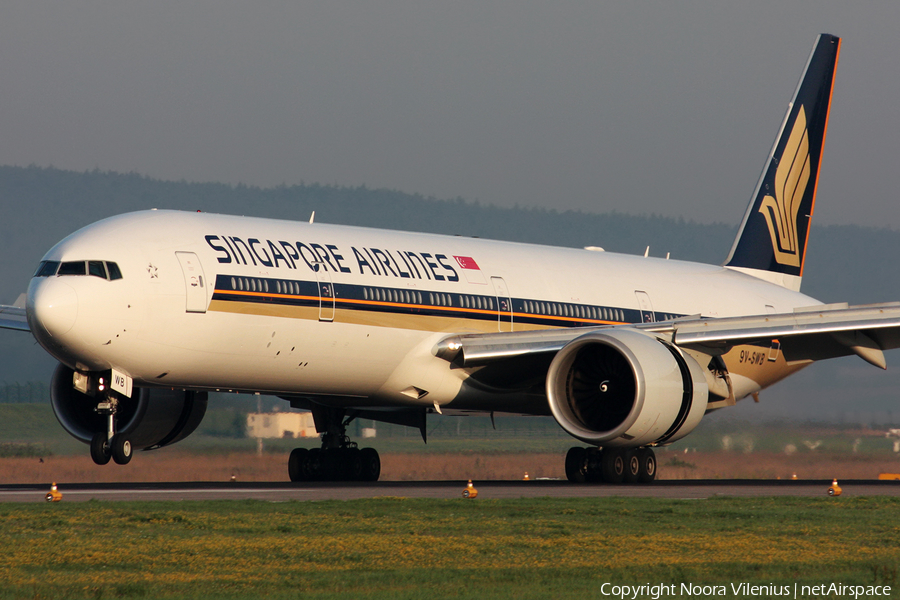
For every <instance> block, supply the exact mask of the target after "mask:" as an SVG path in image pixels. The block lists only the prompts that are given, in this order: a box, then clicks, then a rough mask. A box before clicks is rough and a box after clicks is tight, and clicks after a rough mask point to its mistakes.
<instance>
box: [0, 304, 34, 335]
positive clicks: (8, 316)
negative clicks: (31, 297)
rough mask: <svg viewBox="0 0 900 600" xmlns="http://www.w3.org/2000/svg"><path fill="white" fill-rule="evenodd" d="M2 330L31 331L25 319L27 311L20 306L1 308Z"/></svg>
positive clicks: (0, 321) (0, 322)
mask: <svg viewBox="0 0 900 600" xmlns="http://www.w3.org/2000/svg"><path fill="white" fill-rule="evenodd" d="M0 329H15V330H16V331H31V329H30V328H29V327H28V320H27V319H26V318H25V309H24V308H20V307H18V306H0Z"/></svg>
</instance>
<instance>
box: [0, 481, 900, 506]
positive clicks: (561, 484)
mask: <svg viewBox="0 0 900 600" xmlns="http://www.w3.org/2000/svg"><path fill="white" fill-rule="evenodd" d="M839 483H840V486H841V487H842V488H843V494H842V497H845V498H846V497H856V496H900V482H898V481H875V480H848V481H841V482H839ZM474 485H475V487H476V489H477V490H478V498H477V499H476V501H477V500H479V499H510V498H537V497H554V498H605V497H651V498H668V499H703V498H713V497H717V496H730V497H744V498H747V497H772V496H806V497H814V496H823V497H824V496H827V495H828V488H829V487H830V486H831V481H830V480H800V481H790V480H678V481H657V482H654V483H651V484H644V485H608V484H602V483H598V484H580V485H579V484H572V483H569V482H567V481H556V480H536V481H485V482H479V481H476V482H474ZM465 487H466V482H464V481H417V482H403V481H384V482H377V483H353V482H315V483H312V482H310V483H286V482H272V483H239V482H237V483H230V482H229V483H220V482H196V483H105V484H84V483H81V484H71V485H66V484H65V483H62V482H61V483H59V485H58V488H59V491H60V492H62V494H63V501H64V502H86V501H88V500H100V501H105V502H116V501H127V500H138V501H151V502H159V501H185V500H191V501H211V500H248V499H253V500H261V501H265V502H288V501H303V500H306V501H314V500H354V499H360V498H379V497H403V498H442V499H453V498H462V491H463V489H465ZM49 489H50V486H49V484H34V485H5V486H3V485H0V502H45V498H44V497H45V495H46V493H47V492H48V491H49Z"/></svg>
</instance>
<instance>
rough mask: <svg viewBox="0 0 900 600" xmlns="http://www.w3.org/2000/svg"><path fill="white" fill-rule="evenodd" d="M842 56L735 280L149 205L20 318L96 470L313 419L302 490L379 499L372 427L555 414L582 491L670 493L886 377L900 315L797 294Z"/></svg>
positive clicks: (776, 157)
mask: <svg viewBox="0 0 900 600" xmlns="http://www.w3.org/2000/svg"><path fill="white" fill-rule="evenodd" d="M839 48H840V40H839V39H838V38H837V37H834V36H831V35H825V34H823V35H821V36H819V37H818V39H817V40H816V43H815V46H814V48H813V51H812V53H811V54H810V56H809V59H808V61H807V63H806V66H805V69H804V71H803V75H802V77H801V79H800V83H799V85H798V87H797V89H796V91H795V93H794V97H793V98H792V100H791V103H790V105H789V107H788V111H787V114H786V115H785V117H784V121H783V122H782V124H781V129H780V131H779V133H778V136H777V138H776V141H775V144H774V145H773V146H772V149H771V151H770V153H769V155H768V157H767V158H766V162H765V165H764V169H763V173H762V176H761V177H760V180H759V183H758V185H757V187H756V190H755V192H754V193H753V195H752V197H751V201H750V204H749V206H748V208H747V212H746V214H745V216H744V220H743V223H742V224H741V227H740V229H739V231H738V235H737V238H736V240H735V242H734V246H733V248H732V249H731V252H730V254H729V256H728V258H727V259H726V261H725V263H724V265H722V266H711V265H704V264H696V263H689V262H681V261H676V260H660V259H654V258H649V257H641V256H626V255H619V254H614V253H611V252H602V251H591V250H576V249H566V248H550V247H543V246H535V245H527V244H515V243H506V242H496V241H487V240H480V239H468V238H462V237H448V236H439V235H424V234H417V233H404V232H396V231H382V230H376V229H366V228H357V227H343V226H335V225H326V224H320V223H300V222H291V221H277V220H268V219H257V218H248V217H233V216H224V215H216V214H206V213H193V212H178V211H168V210H165V211H164V210H148V211H144V212H136V213H130V214H124V215H119V216H115V217H111V218H108V219H105V220H103V221H100V222H98V223H95V224H93V225H90V226H88V227H85V228H83V229H81V230H79V231H77V232H75V233H73V234H72V235H70V236H69V237H67V238H66V239H64V240H62V241H61V242H59V243H58V244H57V245H56V246H54V247H53V248H51V249H50V250H49V251H48V252H47V254H46V255H45V257H44V259H43V261H41V263H40V265H39V266H38V268H37V271H36V272H35V275H34V277H33V279H32V280H31V283H30V285H29V287H28V293H27V302H26V306H25V307H24V308H23V309H17V308H13V307H4V308H3V309H2V311H0V323H2V325H3V326H4V327H7V328H13V329H21V330H29V331H30V332H31V333H32V335H34V337H35V339H36V340H37V341H38V342H39V343H40V344H41V345H42V346H43V347H44V348H45V349H46V350H47V351H48V352H49V353H50V354H52V355H53V356H54V357H55V358H56V359H58V360H59V362H60V364H59V366H58V368H57V370H56V372H55V374H54V377H53V383H52V404H53V409H54V410H55V412H56V415H57V417H58V418H59V421H60V423H61V424H62V425H63V427H64V428H65V429H66V431H68V432H69V433H70V434H71V435H73V436H75V437H76V438H78V439H80V440H82V441H83V442H86V443H88V444H90V448H91V456H92V458H93V460H94V461H96V462H97V463H101V464H102V463H106V462H108V461H109V460H110V458H112V459H113V460H114V461H115V462H117V463H120V464H124V463H127V462H128V461H129V460H130V459H131V456H132V451H133V449H135V448H139V449H153V448H159V447H162V446H166V445H168V444H172V443H174V442H177V441H179V440H181V439H183V438H184V437H185V436H187V435H189V434H190V433H191V432H192V431H193V430H194V429H195V428H196V427H197V425H198V424H199V423H200V421H201V419H202V418H203V415H204V412H205V410H206V405H207V393H208V392H210V391H216V390H230V391H237V392H247V393H256V392H259V393H264V394H272V395H276V396H279V397H281V398H283V399H285V400H286V401H288V402H289V403H290V405H291V406H293V407H296V408H300V409H307V410H310V411H312V414H313V417H314V419H315V424H316V428H317V430H318V431H319V432H320V433H322V434H323V435H322V448H321V449H315V450H311V451H307V450H305V449H297V450H295V451H294V452H293V453H292V454H291V457H290V460H289V465H288V471H289V475H290V478H291V480H293V481H302V480H305V479H321V478H345V479H366V480H375V479H377V478H378V476H379V472H380V462H379V458H378V454H377V453H376V452H375V451H374V450H371V449H366V450H359V449H357V447H356V444H355V443H353V442H352V441H350V440H349V439H348V438H347V436H346V427H347V425H348V423H349V422H350V421H352V420H353V419H355V418H365V419H374V420H378V421H383V422H389V423H397V424H403V425H408V426H411V427H416V428H420V429H421V430H422V432H423V435H424V424H425V418H426V414H428V413H433V412H437V413H443V412H445V411H453V410H460V411H471V412H482V413H491V412H495V411H496V412H504V413H517V414H529V415H552V416H553V417H554V418H555V419H556V421H557V422H558V423H559V425H560V426H561V427H562V428H563V429H564V430H565V431H566V432H568V433H569V434H571V435H572V436H573V437H575V438H577V439H578V440H581V441H582V442H584V443H585V444H586V445H587V447H583V446H578V447H575V448H572V449H571V450H570V451H569V453H568V455H567V457H566V463H565V466H566V474H567V476H568V477H569V479H570V480H572V481H585V480H597V479H602V480H605V481H608V482H620V481H623V480H624V481H651V480H653V478H654V477H655V475H656V459H655V457H654V453H653V448H654V447H655V446H660V445H665V444H668V443H671V442H673V441H675V440H678V439H680V438H682V437H684V436H685V435H687V434H688V433H690V432H691V431H692V430H693V429H694V428H695V427H696V426H697V424H698V423H699V422H700V420H701V418H702V417H703V416H704V415H705V414H706V413H708V412H709V411H712V410H715V409H718V408H722V407H727V406H730V405H733V404H734V403H735V402H736V401H738V400H740V399H742V398H745V397H747V396H750V395H753V394H756V393H757V392H759V391H760V390H762V389H763V388H765V387H767V386H770V385H772V384H774V383H775V382H777V381H779V380H781V379H783V378H784V377H786V376H788V375H790V374H791V373H794V372H796V371H797V370H799V369H801V368H803V367H804V366H806V365H808V364H810V363H811V362H813V361H816V360H821V359H825V358H831V357H837V356H845V355H850V354H857V355H858V356H860V357H862V358H863V359H864V360H866V361H868V362H870V363H873V364H875V365H877V366H880V367H882V368H884V366H885V359H884V354H883V351H884V350H886V349H890V348H895V347H897V346H898V344H900V306H898V305H893V304H891V305H880V306H866V307H848V306H846V305H823V304H821V303H820V302H818V301H816V300H814V299H813V298H810V297H808V296H805V295H803V294H801V293H800V292H799V290H800V282H801V277H802V275H803V264H804V257H805V252H806V241H807V235H808V233H809V223H810V217H811V216H812V214H813V206H814V200H815V194H816V187H817V182H818V176H819V168H820V164H821V158H822V148H823V144H824V141H825V134H826V129H827V123H828V113H829V107H830V103H831V95H832V84H833V79H834V71H835V67H836V65H837V60H838V54H839Z"/></svg>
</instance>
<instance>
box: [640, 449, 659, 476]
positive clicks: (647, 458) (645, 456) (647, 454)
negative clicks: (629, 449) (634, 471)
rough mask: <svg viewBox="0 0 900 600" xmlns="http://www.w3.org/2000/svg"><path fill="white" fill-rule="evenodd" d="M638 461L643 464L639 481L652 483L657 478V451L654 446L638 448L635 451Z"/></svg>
mask: <svg viewBox="0 0 900 600" xmlns="http://www.w3.org/2000/svg"><path fill="white" fill-rule="evenodd" d="M635 454H637V457H638V462H639V463H640V465H641V467H640V468H641V470H640V473H639V474H638V481H640V482H641V483H650V482H651V481H653V480H654V479H656V453H654V452H653V449H652V448H638V450H637V451H636V452H635Z"/></svg>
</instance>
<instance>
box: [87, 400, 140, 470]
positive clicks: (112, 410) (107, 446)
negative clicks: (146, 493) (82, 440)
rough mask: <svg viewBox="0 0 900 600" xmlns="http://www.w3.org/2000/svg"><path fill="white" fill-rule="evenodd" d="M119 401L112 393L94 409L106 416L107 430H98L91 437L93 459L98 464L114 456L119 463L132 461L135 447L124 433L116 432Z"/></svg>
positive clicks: (103, 463) (106, 461)
mask: <svg viewBox="0 0 900 600" xmlns="http://www.w3.org/2000/svg"><path fill="white" fill-rule="evenodd" d="M118 408H119V401H118V399H117V398H115V397H114V396H113V395H112V394H110V396H109V397H108V398H107V399H106V400H105V401H103V402H100V403H99V404H97V408H95V409H94V410H95V411H96V412H97V413H98V414H100V415H102V416H105V417H106V422H107V427H106V431H98V432H97V433H95V434H94V437H93V438H91V459H92V460H93V461H94V463H96V464H98V465H105V464H107V463H108V462H109V459H110V458H112V459H113V461H114V462H115V463H116V464H117V465H127V464H128V463H129V462H130V461H131V457H132V455H133V449H132V447H131V442H130V441H129V440H128V438H127V437H126V436H125V435H124V434H117V433H116V412H117V411H118Z"/></svg>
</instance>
